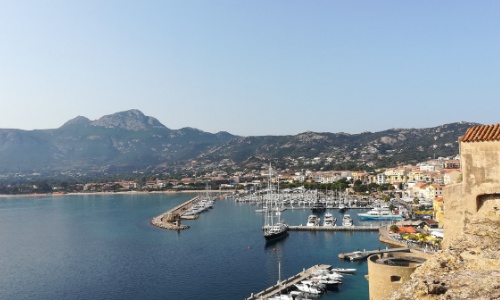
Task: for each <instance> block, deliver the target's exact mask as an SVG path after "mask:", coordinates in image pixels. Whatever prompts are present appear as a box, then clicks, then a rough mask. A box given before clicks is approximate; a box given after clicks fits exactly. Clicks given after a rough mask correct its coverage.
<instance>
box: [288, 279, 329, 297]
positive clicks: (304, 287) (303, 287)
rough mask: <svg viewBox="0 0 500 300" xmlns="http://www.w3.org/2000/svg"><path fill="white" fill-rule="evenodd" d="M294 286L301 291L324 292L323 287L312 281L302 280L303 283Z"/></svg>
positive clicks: (310, 292) (316, 293)
mask: <svg viewBox="0 0 500 300" xmlns="http://www.w3.org/2000/svg"><path fill="white" fill-rule="evenodd" d="M294 286H295V287H296V288H297V289H298V290H299V291H301V292H304V293H309V294H315V295H319V294H322V293H323V289H320V287H319V286H318V285H316V284H313V283H312V282H311V281H306V280H304V281H302V282H301V283H296V284H294Z"/></svg>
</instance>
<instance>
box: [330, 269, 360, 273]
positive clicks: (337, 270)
mask: <svg viewBox="0 0 500 300" xmlns="http://www.w3.org/2000/svg"><path fill="white" fill-rule="evenodd" d="M331 271H332V272H337V273H355V272H356V269H345V268H333V269H331Z"/></svg>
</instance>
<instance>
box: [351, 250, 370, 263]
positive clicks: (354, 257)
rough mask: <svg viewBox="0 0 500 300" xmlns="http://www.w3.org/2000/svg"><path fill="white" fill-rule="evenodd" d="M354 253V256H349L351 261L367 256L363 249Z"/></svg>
mask: <svg viewBox="0 0 500 300" xmlns="http://www.w3.org/2000/svg"><path fill="white" fill-rule="evenodd" d="M352 254H353V255H352V256H349V259H350V260H351V261H353V260H360V259H364V258H365V257H366V256H365V255H364V254H363V252H361V251H354V252H353V253H352Z"/></svg>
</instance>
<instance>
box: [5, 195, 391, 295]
mask: <svg viewBox="0 0 500 300" xmlns="http://www.w3.org/2000/svg"><path fill="white" fill-rule="evenodd" d="M196 196H198V195H197V194H196V193H192V194H188V193H177V194H165V193H163V194H160V193H154V194H153V193H150V194H147V193H140V194H123V195H122V194H117V195H109V194H108V195H81V196H78V195H67V196H57V197H51V196H44V197H25V198H16V197H12V198H3V199H2V201H1V203H0V208H1V209H0V218H1V219H2V220H4V221H5V223H4V226H2V228H0V231H1V233H2V236H3V237H4V240H5V245H4V247H3V252H0V254H2V255H3V257H7V256H8V253H9V252H10V251H17V253H18V256H17V257H18V259H14V260H9V261H8V260H3V261H2V264H3V265H4V266H5V268H7V269H8V270H10V272H11V273H10V274H11V276H9V277H5V278H3V284H2V286H4V287H6V288H4V289H2V290H1V291H0V298H2V299H33V298H37V299H60V298H67V297H68V294H70V295H72V298H75V299H88V298H94V299H102V298H120V299H140V298H147V299H164V298H165V295H167V294H168V295H169V298H186V297H187V298H191V299H207V300H215V299H217V300H219V299H244V298H246V297H249V295H250V293H252V292H258V291H262V290H264V289H266V288H268V287H270V286H273V285H275V284H276V282H277V280H278V278H279V274H278V263H280V262H281V265H282V270H281V275H282V276H281V277H282V278H290V277H293V276H295V275H296V274H298V273H300V272H302V271H303V267H306V268H307V267H310V266H314V265H317V264H318V263H325V264H329V265H333V266H334V267H335V266H337V267H339V268H345V269H348V268H356V269H357V271H356V275H355V276H344V279H343V281H342V284H341V285H339V286H338V290H335V291H330V292H328V293H325V294H322V296H321V298H320V299H321V300H331V299H335V300H347V299H367V297H368V283H367V281H366V279H365V278H364V275H366V274H367V263H366V261H357V262H354V263H353V262H349V261H344V260H338V259H337V258H336V257H335V254H336V253H342V252H343V251H346V250H353V249H356V248H361V249H363V248H366V249H376V248H377V247H381V248H385V247H386V245H384V244H382V243H380V241H379V236H378V232H377V231H321V227H323V226H317V227H315V229H313V230H312V231H294V232H289V236H288V237H287V238H284V239H279V240H273V241H266V240H265V238H264V237H263V236H262V234H263V231H262V226H263V224H265V223H264V218H265V217H264V214H256V213H255V208H256V207H255V206H252V205H248V203H240V202H235V201H234V200H233V199H231V198H228V199H226V200H217V201H216V203H215V207H214V209H209V210H207V211H205V212H203V213H202V214H201V215H200V217H199V218H197V219H196V220H185V219H184V218H183V219H182V220H181V222H182V225H187V226H189V227H190V228H189V229H188V230H181V231H167V230H163V229H160V228H157V227H154V226H151V225H150V221H151V217H152V216H155V215H159V212H161V211H163V212H167V211H170V210H172V209H174V208H179V207H180V208H182V207H183V204H185V203H186V202H188V201H190V200H193V198H195V197H196ZM361 211H363V210H360V212H361ZM18 212H19V214H18ZM96 212H97V213H96ZM327 212H328V210H327ZM330 212H331V213H332V214H333V216H334V217H335V218H337V220H338V219H339V218H341V217H342V214H341V213H339V211H338V210H331V211H330ZM311 213H312V212H311V211H310V210H286V211H283V212H281V219H282V220H286V221H287V223H288V224H289V225H290V227H291V228H292V229H291V230H290V231H292V230H294V229H295V228H294V227H296V226H297V227H300V226H299V225H300V224H301V223H303V224H304V225H305V222H306V221H307V218H308V216H309V215H310V214H311ZM317 216H318V217H319V218H321V223H323V220H324V213H317ZM352 216H353V219H354V224H355V227H354V228H357V226H358V225H360V226H370V223H372V224H373V227H377V226H378V225H379V224H380V223H379V222H360V220H359V218H357V216H356V215H355V214H352ZM183 217H184V216H183ZM75 221H77V222H75ZM338 222H339V221H337V223H338ZM117 224H120V225H119V226H117ZM338 225H340V224H338ZM302 227H305V226H302ZM337 227H340V226H337ZM355 230H356V229H355ZM47 232H51V233H53V234H50V235H47ZM19 236H23V237H24V238H23V239H20V238H19ZM32 243H36V244H37V251H32V250H31V249H32V247H29V245H30V244H32ZM61 244H64V245H73V246H74V247H73V246H72V247H71V248H67V247H61V246H60V245H61ZM249 247H251V249H249ZM200 249H203V250H201V251H200ZM68 251H71V255H68V253H69V252H68ZM38 253H42V254H43V253H51V255H49V256H48V255H43V261H44V263H43V265H35V266H33V265H32V264H28V263H26V262H29V261H32V258H33V257H37V256H36V255H37V254H38ZM109 253H114V255H113V256H111V257H110V256H109V255H108V254H109ZM194 254H196V255H194ZM332 254H334V256H333V259H334V261H332ZM187 257H189V259H187ZM62 258H64V259H62ZM82 260H83V261H85V264H84V265H82V266H84V267H81V268H78V269H76V270H75V269H74V268H72V267H71V266H72V265H76V264H79V263H80V261H82ZM228 265H230V266H231V268H230V269H228V268H227V266H228ZM181 269H182V270H196V276H192V275H189V276H183V275H179V272H178V270H181ZM28 270H29V271H28ZM116 278H124V279H127V280H120V281H116V280H114V279H116ZM128 278H133V280H134V282H135V284H134V285H129V284H127V282H128ZM228 278H230V282H231V284H224V285H223V288H220V287H221V284H222V283H224V282H227V280H228ZM61 280H66V282H68V286H67V289H65V290H64V291H62V290H61V288H60V285H57V284H55V283H56V282H58V281H61ZM27 281H29V282H30V283H31V285H32V286H33V290H36V294H34V293H33V292H30V290H27V289H26V288H25V286H24V285H22V284H20V283H21V282H27ZM165 282H168V284H167V285H166V284H165ZM287 286H288V284H287ZM186 291H188V294H186ZM207 291H208V292H207Z"/></svg>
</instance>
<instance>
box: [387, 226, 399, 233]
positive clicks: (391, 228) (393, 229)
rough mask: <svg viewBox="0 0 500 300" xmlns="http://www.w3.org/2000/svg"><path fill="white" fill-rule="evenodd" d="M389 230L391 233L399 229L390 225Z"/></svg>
mask: <svg viewBox="0 0 500 300" xmlns="http://www.w3.org/2000/svg"><path fill="white" fill-rule="evenodd" d="M389 229H390V230H391V231H394V232H397V231H398V229H399V228H398V226H396V225H392V226H391V227H390V228H389Z"/></svg>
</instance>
